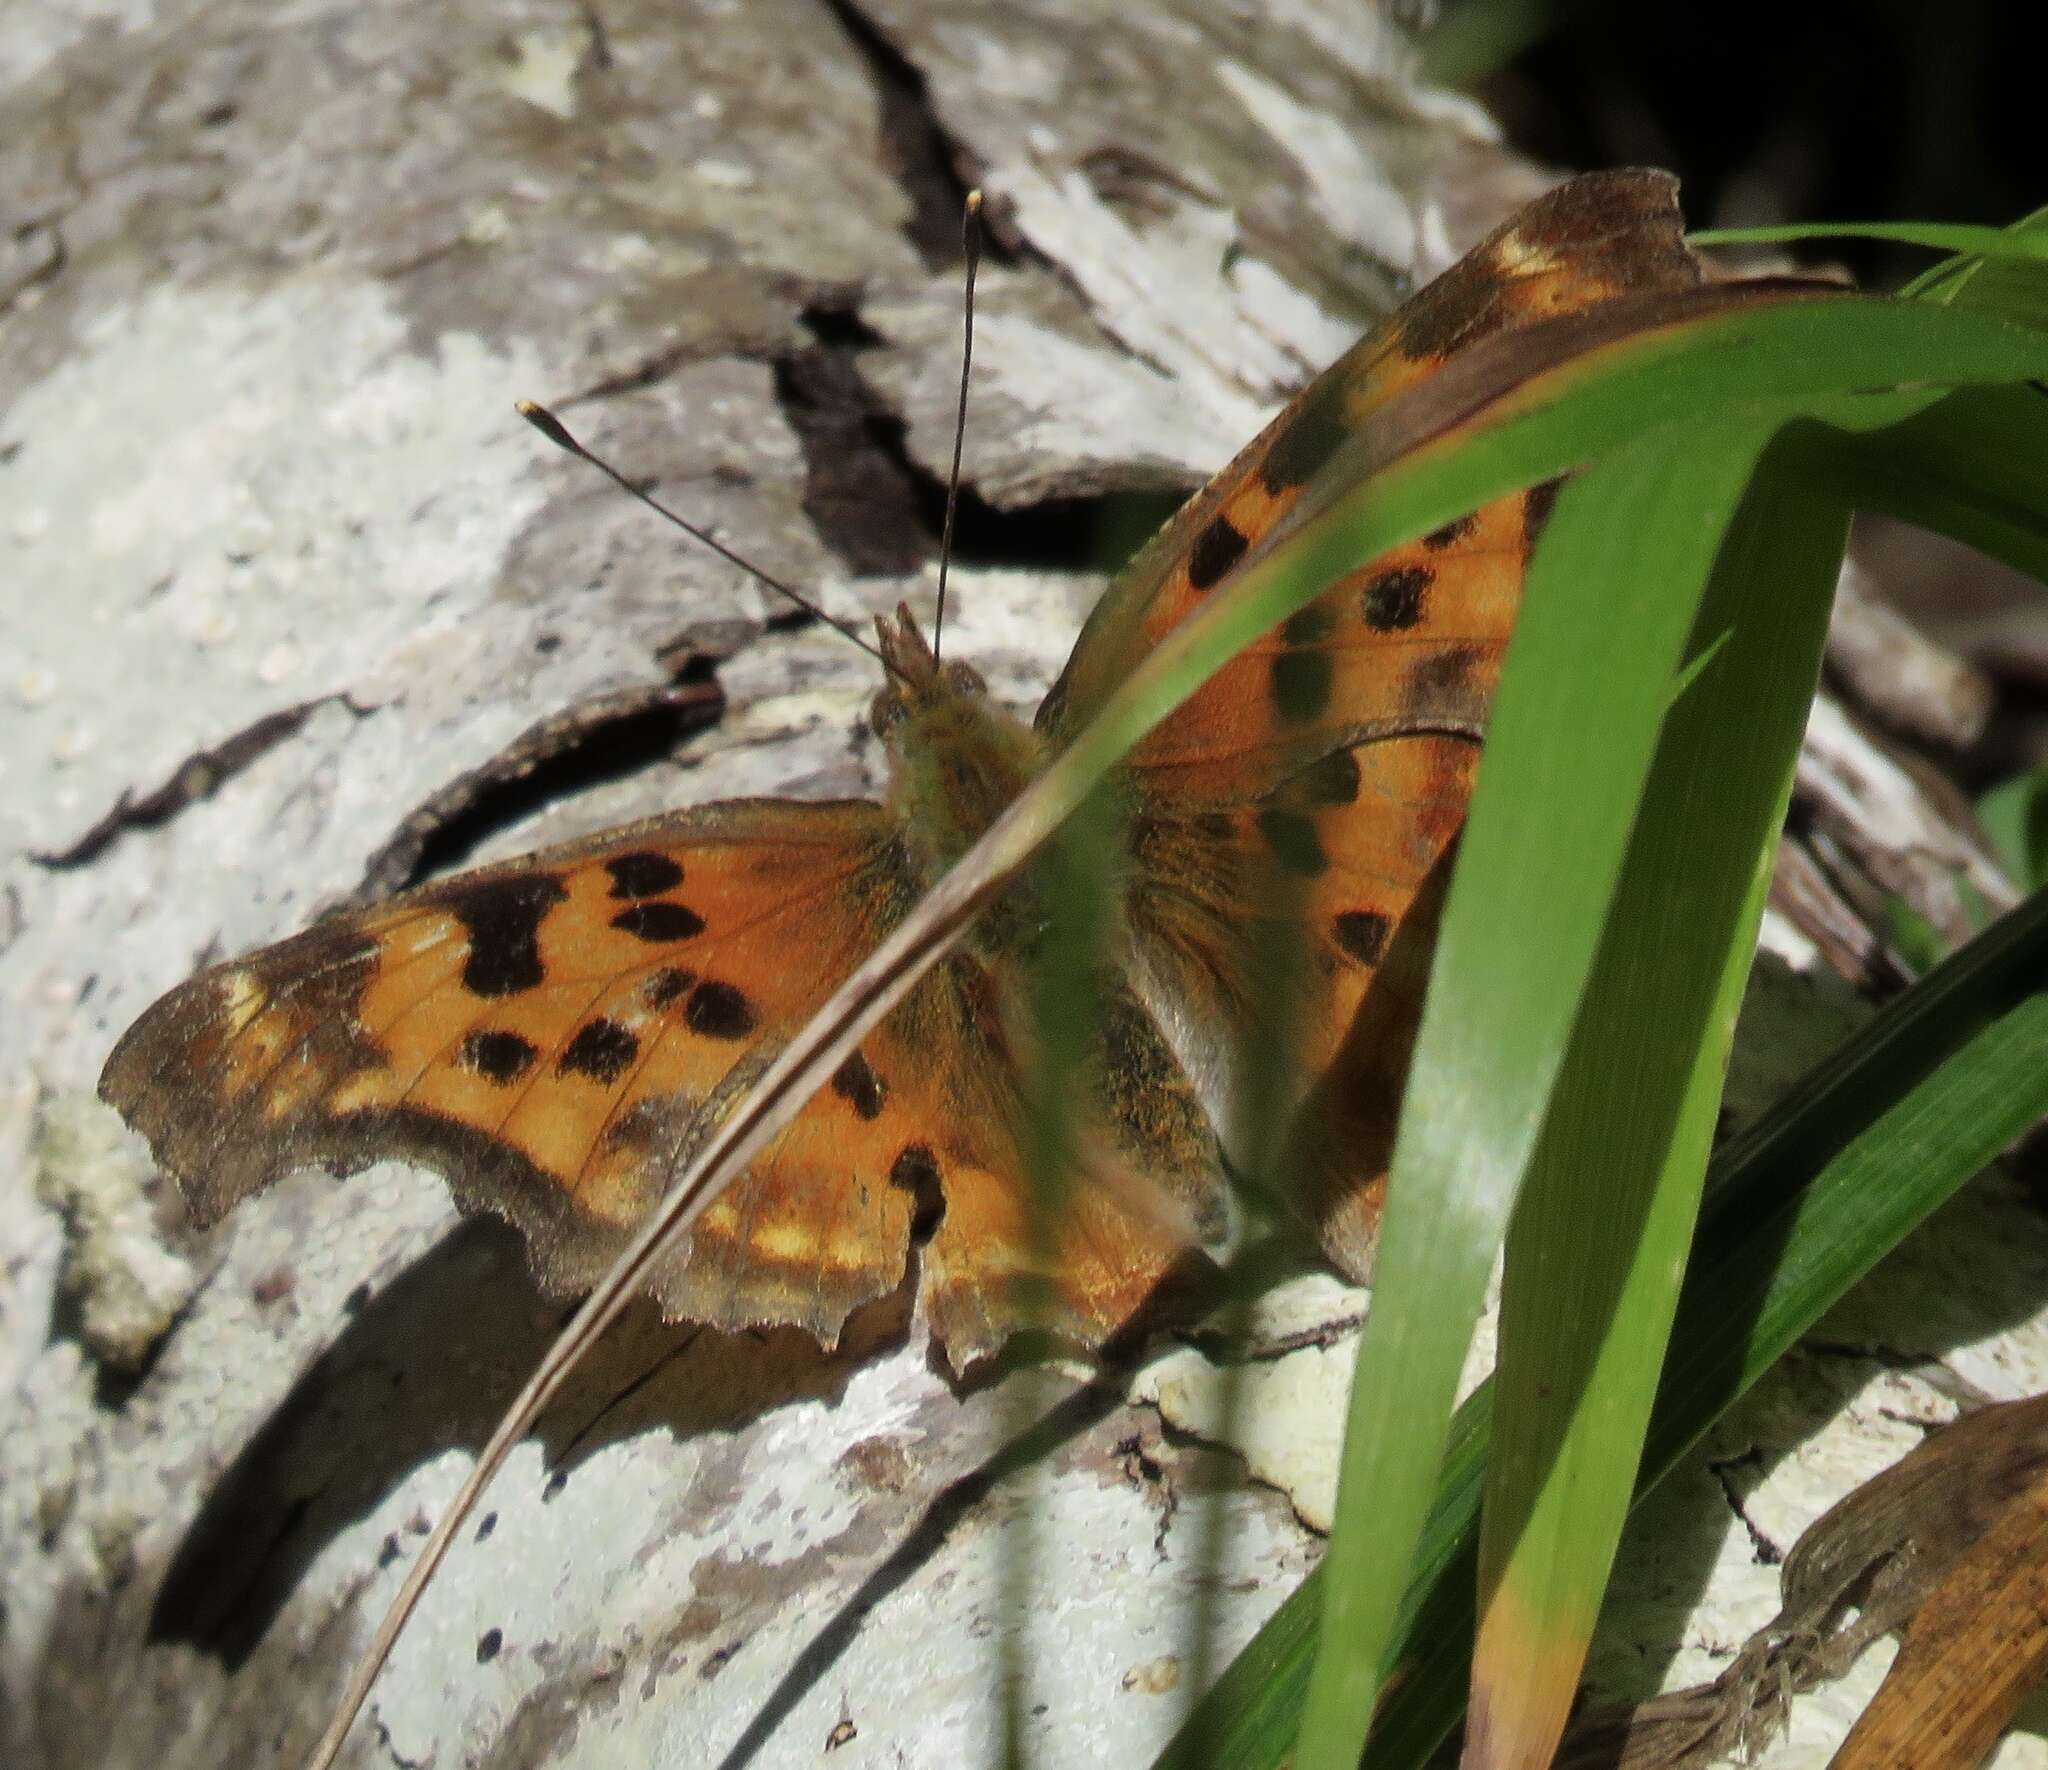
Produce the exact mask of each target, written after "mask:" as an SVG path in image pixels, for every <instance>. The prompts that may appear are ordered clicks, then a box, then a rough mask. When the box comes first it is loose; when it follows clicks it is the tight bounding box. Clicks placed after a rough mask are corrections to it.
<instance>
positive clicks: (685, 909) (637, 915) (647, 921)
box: [612, 902, 704, 941]
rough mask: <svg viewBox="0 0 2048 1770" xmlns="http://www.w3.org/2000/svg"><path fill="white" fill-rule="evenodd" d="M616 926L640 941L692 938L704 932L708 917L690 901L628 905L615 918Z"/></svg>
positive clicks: (613, 923) (614, 924)
mask: <svg viewBox="0 0 2048 1770" xmlns="http://www.w3.org/2000/svg"><path fill="white" fill-rule="evenodd" d="M612 926H613V927H614V928H616V929H618V930H619V931H620V932H621V933H623V934H631V935H634V936H635V937H637V938H638V939H640V940H646V941H664V940H688V939H690V938H691V937H692V936H694V935H698V934H702V933H703V932H704V918H703V917H702V916H700V915H698V914H697V912H696V911H695V910H693V909H691V908H690V907H689V906H688V905H687V904H680V903H666V902H662V903H634V904H628V905H627V906H626V907H625V908H624V909H622V910H621V911H619V913H618V914H617V915H616V916H614V917H613V918H612Z"/></svg>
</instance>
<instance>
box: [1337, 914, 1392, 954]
mask: <svg viewBox="0 0 2048 1770" xmlns="http://www.w3.org/2000/svg"><path fill="white" fill-rule="evenodd" d="M1390 931H1391V924H1389V922H1388V921H1387V918H1386V917H1385V916H1383V915H1381V914H1380V913H1379V911H1378V910H1344V911H1341V912H1339V914H1338V916H1337V919H1336V921H1335V922H1334V923H1333V924H1332V925H1331V929H1330V932H1331V933H1332V934H1333V935H1334V936H1335V937H1336V941H1337V944H1338V945H1339V946H1340V947H1342V948H1343V949H1344V951H1345V952H1347V953H1349V954H1350V955H1351V956H1352V957H1353V958H1354V959H1356V960H1357V961H1358V962H1359V963H1360V964H1361V965H1377V964H1378V963H1379V962H1380V960H1381V959H1382V958H1383V957H1384V956H1385V955H1386V950H1387V935H1388V933H1389V932H1390Z"/></svg>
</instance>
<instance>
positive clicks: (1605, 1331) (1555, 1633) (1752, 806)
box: [1468, 450, 1848, 1766]
mask: <svg viewBox="0 0 2048 1770" xmlns="http://www.w3.org/2000/svg"><path fill="white" fill-rule="evenodd" d="M1774 453H1775V454H1776V455H1777V456H1779V457H1780V459H1779V460H1778V462H1777V464H1776V465H1775V466H1773V465H1772V464H1771V463H1770V462H1768V461H1767V463H1766V466H1765V468H1764V470H1763V471H1762V472H1761V473H1760V474H1759V476H1758V479H1757V482H1756V484H1755V485H1754V486H1753V487H1752V488H1751V491H1750V495H1749V496H1748V498H1747V499H1745V500H1744V503H1743V507H1742V510H1741V512H1740V514H1739V516H1738V517H1737V519H1736V522H1735V524H1734V526H1733V528H1732V529H1731V530H1730V532H1729V536H1728V540H1727V544H1726V545H1725V546H1724V547H1723V549H1722V551H1721V555H1720V559H1719V563H1718V565H1717V567H1716V570H1715V573H1714V580H1713V584H1712V586H1711V588H1710V590H1709V592H1708V595H1707V598H1706V601H1705V603H1704V605H1703V606H1702V609H1701V614H1700V621H1699V624H1698V626H1697V628H1696V629H1695V631H1694V634H1693V638H1692V645H1691V650H1692V654H1693V657H1694V658H1696V659H1701V660H1703V661H1704V663H1703V667H1701V668H1699V669H1698V670H1697V671H1696V673H1695V674H1694V676H1693V679H1692V681H1691V683H1690V685H1689V686H1688V687H1687V689H1686V690H1685V692H1684V693H1683V694H1682V695H1681V696H1680V698H1679V700H1678V703H1677V705H1676V707H1675V708H1674V710H1673V713H1672V717H1671V719H1670V720H1669V722H1668V723H1667V725H1666V727H1665V731H1664V735H1663V738H1662V741H1661V742H1660V744H1659V746H1658V752H1657V758H1656V766H1655V768H1654V770H1653V772H1652V774H1651V777H1650V781H1649V786H1648V791H1647V794H1646V796H1645V799H1644V804H1643V812H1642V816H1641V818H1640V819H1639V820H1638V822H1637V825H1636V828H1635V832H1634V835H1633V837H1632V839H1631V841H1630V845H1629V853H1628V860H1627V864H1626V867H1625V868H1624V871H1623V874H1622V879H1621V884H1620V886H1619V888H1618V890H1617V892H1616V895H1615V900H1614V906H1613V912H1612V915H1611V916H1610V918H1609V920H1608V924H1607V932H1606V936H1605V938H1604V940H1603V942H1602V945H1601V949H1600V954H1599V959H1598V963H1597V965H1596V967H1595V970H1594V973H1593V977H1592V981H1591V984H1590V985H1589V987H1588V989H1587V992H1586V999H1585V1003H1584V1006H1583V1008H1582V1010H1581V1013H1580V1016H1579V1019H1578V1022H1577V1024H1576V1026H1575V1027H1574V1029H1573V1032H1572V1041H1571V1045H1570V1048H1569V1050H1568V1052H1567V1054H1566V1060H1565V1064H1564V1067H1563V1069H1562V1070H1561V1072H1560V1074H1559V1077H1558V1084H1557V1091H1556V1096H1555V1098H1554V1099H1553V1101H1552V1104H1551V1108H1550V1115H1549V1117H1548V1119H1547V1120H1546V1122H1545V1124H1544V1127H1543V1133H1542V1136H1541V1138H1540V1139H1539V1140H1538V1143H1537V1147H1536V1157H1535V1161H1534V1164H1533V1166H1532V1168H1531V1171H1530V1174H1529V1178H1528V1182H1527V1185H1526V1189H1525V1191H1524V1194H1523V1196H1522V1199H1521V1201H1520V1203H1519V1204H1518V1206H1517V1207H1516V1210H1515V1214H1514V1220H1513V1223H1512V1226H1511V1228H1510V1231H1509V1234H1508V1240H1507V1265H1506V1273H1505V1278H1504V1282H1503V1289H1502V1296H1501V1322H1500V1346H1501V1351H1500V1361H1499V1366H1498V1369H1497V1371H1496V1373H1495V1385H1494V1388H1495V1399H1494V1428H1493V1458H1492V1469H1491V1473H1490V1476H1489V1480H1488V1492H1487V1500H1486V1510H1485V1527H1484V1531H1483V1534H1482V1538H1481V1549H1480V1591H1481V1593H1482V1594H1483V1596H1482V1609H1483V1611H1484V1620H1483V1622H1482V1624H1481V1630H1480V1635H1479V1641H1478V1646H1477V1649H1476V1651H1475V1653H1474V1669H1473V1683H1472V1695H1471V1708H1472V1712H1473V1714H1474V1715H1475V1717H1478V1716H1484V1718H1485V1719H1484V1724H1483V1725H1476V1726H1475V1727H1474V1729H1473V1732H1472V1736H1471V1737H1472V1739H1473V1740H1474V1741H1475V1742H1482V1741H1483V1742H1484V1744H1483V1751H1484V1756H1482V1757H1472V1756H1471V1750H1470V1749H1469V1748H1468V1761H1469V1762H1472V1763H1475V1764H1479V1763H1484V1764H1488V1765H1494V1764H1500V1765H1506V1764H1526V1765H1535V1766H1541V1765H1545V1764H1548V1763H1549V1761H1550V1757H1551V1754H1552V1752H1553V1751H1554V1749H1555V1747H1556V1744H1557V1741H1558V1738H1559V1736H1560V1735H1561V1734H1562V1732H1563V1729H1564V1724H1565V1718H1566V1716H1567V1714H1568V1713H1569V1710H1570V1707H1571V1702H1572V1698H1573V1695H1574V1693H1575V1692H1576V1690H1577V1688H1578V1681H1579V1674H1580V1670H1581V1668H1582V1666H1583V1663H1584V1659H1585V1651H1586V1645H1587V1643H1588V1641H1589V1640H1590V1639H1591V1636H1592V1631H1593V1624H1594V1620H1595V1618H1596V1616H1597V1615H1598V1613H1599V1608H1600V1600H1601V1596H1602V1594H1603V1592H1604V1590H1605V1587H1606V1583H1607V1574H1608V1569H1609V1566H1610V1564H1611V1562H1612V1558H1613V1552H1614V1545H1615V1542H1616V1540H1617V1539H1618V1537H1619V1535H1620V1532H1621V1526H1622V1522H1623V1520H1624V1518H1625V1517H1626V1516H1627V1511H1628V1502H1629V1496H1630V1492H1631V1489H1632V1487H1633V1485H1634V1475H1635V1470H1636V1465H1637V1462H1638V1460H1639V1457H1640V1454H1641V1451H1642V1443H1643V1431H1644V1427H1645V1424H1646V1421H1647V1419H1648V1415H1649V1410H1650V1403H1651V1400H1652V1398H1653V1397H1654V1395H1655V1393H1656V1387H1657V1377H1658V1372H1659V1370H1660V1368H1661V1366H1662V1364H1663V1358H1664V1347H1665V1339H1666V1335H1667V1334H1668V1332H1669V1330H1670V1325H1671V1315H1672V1310H1673V1308H1674V1306H1675V1304H1676V1301H1677V1296H1678V1284H1679V1278H1680V1275H1681V1274H1682V1273H1683V1271H1684V1267H1685V1258H1686V1252H1687V1249H1688V1248H1689V1247H1690V1245H1691V1241H1692V1232H1693V1224H1694V1219H1695V1217H1696V1215H1697V1212H1698V1205H1699V1194H1700V1185H1701V1181H1702V1179H1703V1177H1704V1174H1705V1171H1706V1162H1707V1154H1708V1150H1709V1148H1710V1146H1711V1143H1712V1138H1713V1130H1714V1121H1715V1115H1716V1113H1717V1111H1718V1108H1719V1105H1720V1099H1721V1084H1722V1077H1723V1075H1724V1073H1725V1068H1726V1063H1727V1055H1728V1047H1729V1043H1730V1040H1731V1038H1732V1036H1733V1033H1734V1028H1735V1017H1736V1013H1737V1011H1738V1010H1739V1008H1740V1007H1741V1003H1742V992H1743V986H1744V984H1745V982H1746V981H1747V978H1748V974H1749V961H1750V955H1751V952H1752V951H1753V949H1754V947H1755V943H1756V929H1757V924H1758V922H1759V920H1760V919H1761V916H1762V913H1763V901H1764V895H1765V892H1766V890H1767V887H1768V884H1769V878H1770V863H1771V857H1772V854H1773V851H1774V850H1775V847H1776V842H1777V834H1778V831H1779V829H1780V827H1781V826H1782V824H1783V822H1784V815H1785V808H1786V805H1787V803H1788V802H1789V800H1790V797H1791V790H1792V772H1793V766H1794V764H1795V762H1796V760H1797V758H1798V752H1799V738H1800V733H1801V731H1802V730H1803V728H1804V726H1805V723H1806V713H1807V707H1808V704H1809V702H1810V701H1811V699H1812V696H1813V688H1814V684H1815V682H1816V680H1817V679H1818V677H1819V674H1820V654H1821V647H1822V644H1823V642H1824V640H1825V638H1826V633H1827V618H1828V609H1829V606H1830V604H1831V603H1832V601H1833V597H1834V586H1835V578H1836V574H1837V572H1838V571H1839V569H1840V565H1841V557H1842V549H1843V547H1844V545H1845V544H1846V541H1847V536H1848V515H1847V512H1846V511H1845V510H1843V509H1841V508H1840V507H1839V506H1836V505H1832V504H1824V503H1820V502H1817V501H1816V500H1815V498H1814V497H1813V496H1812V494H1811V493H1810V492H1808V491H1807V490H1806V489H1805V488H1804V486H1803V485H1802V484H1801V483H1800V476H1799V474H1798V471H1797V468H1796V465H1787V463H1786V462H1785V460H1784V459H1783V457H1784V456H1786V455H1787V454H1788V453H1790V451H1785V450H1780V451H1775V452H1774ZM1660 489H1662V490H1663V491H1664V495H1665V497H1666V498H1667V500H1672V501H1679V500H1682V499H1683V498H1684V493H1683V491H1674V490H1673V489H1671V488H1668V487H1667V488H1660ZM1642 514H1643V515H1644V516H1645V517H1646V518H1647V519H1648V520H1653V521H1654V520H1657V519H1658V518H1659V516H1660V514H1662V513H1659V512H1656V511H1647V512H1643V513H1642ZM1684 514H1685V511H1684V508H1683V505H1682V504H1681V508H1680V509H1678V510H1674V511H1672V512H1670V513H1669V514H1668V515H1663V520H1667V521H1669V520H1678V519H1680V518H1681V517H1682V516H1683V515H1684Z"/></svg>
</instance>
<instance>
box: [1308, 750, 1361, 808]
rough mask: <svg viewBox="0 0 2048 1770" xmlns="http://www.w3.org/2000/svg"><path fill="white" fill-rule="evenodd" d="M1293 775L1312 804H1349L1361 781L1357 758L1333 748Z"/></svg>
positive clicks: (1356, 793) (1345, 751) (1347, 752)
mask: <svg viewBox="0 0 2048 1770" xmlns="http://www.w3.org/2000/svg"><path fill="white" fill-rule="evenodd" d="M1294 778H1295V781H1296V783H1297V785H1298V787H1299V789H1300V791H1301V792H1302V794H1303V795H1304V796H1305V797H1306V798H1307V799H1308V802H1309V803H1310V804H1311V805H1349V804H1350V803H1351V802H1352V801H1353V800H1354V799H1356V798H1357V797H1358V789H1359V786H1360V785H1361V784H1362V777H1361V775H1360V772H1359V767H1358V758H1357V757H1356V756H1354V755H1353V754H1352V753H1351V752H1350V751H1349V750H1332V751H1331V752H1330V753H1329V755H1327V756H1324V757H1321V758H1319V759H1318V760H1317V761H1316V762H1314V763H1312V764H1311V765H1310V766H1309V767H1307V768H1305V769H1303V770H1302V771H1301V773H1300V774H1298V775H1296V776H1295V777H1294Z"/></svg>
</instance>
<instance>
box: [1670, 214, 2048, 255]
mask: <svg viewBox="0 0 2048 1770" xmlns="http://www.w3.org/2000/svg"><path fill="white" fill-rule="evenodd" d="M1686 240H1687V242H1688V243H1689V244H1691V245H1694V246H1777V245H1790V244H1795V243H1797V242H1798V241H1801V240H1891V241H1893V242H1895V243H1897V244H1899V245H1902V246H1926V247H1928V248H1930V249H1931V250H1933V251H1936V252H1955V253H1967V254H1969V255H1970V256H1972V257H1976V258H2031V259H2036V260H2048V233H2040V232H2036V231H2032V230H2029V229H2026V228H2023V227H2022V228H2005V227H1979V226H1971V225H1968V224H1965V223H1960V222H1933V221H1796V222H1788V223H1786V224H1784V225H1783V226H1776V227H1716V228H1707V229H1704V230H1703V231H1701V232H1699V233H1694V234H1687V235H1686Z"/></svg>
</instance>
